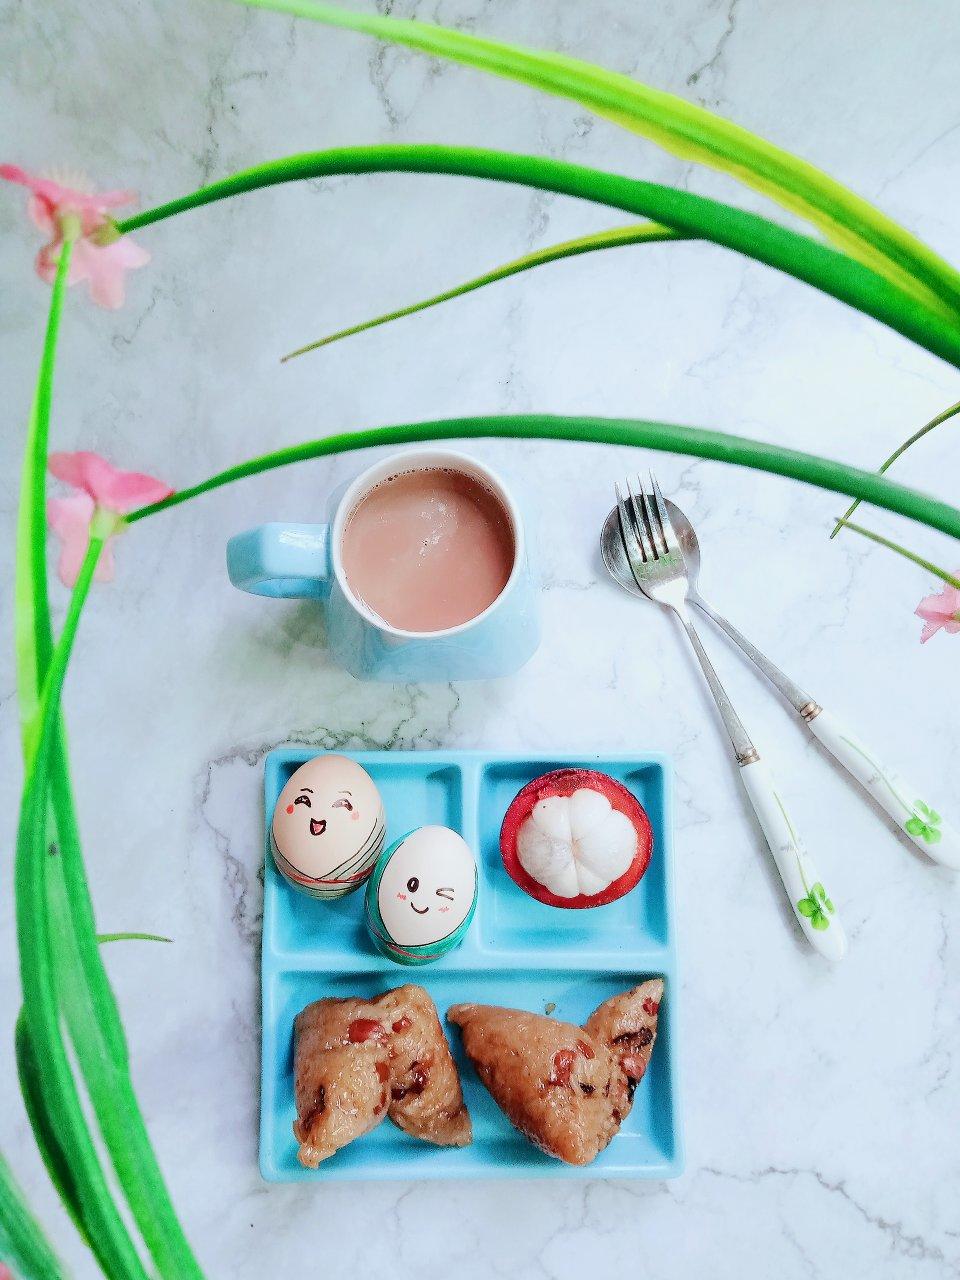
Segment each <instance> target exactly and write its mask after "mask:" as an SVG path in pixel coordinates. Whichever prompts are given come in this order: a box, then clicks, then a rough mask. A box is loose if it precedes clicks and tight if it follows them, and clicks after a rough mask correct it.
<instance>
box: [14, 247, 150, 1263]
mask: <svg viewBox="0 0 960 1280" xmlns="http://www.w3.org/2000/svg"><path fill="white" fill-rule="evenodd" d="M61 266H62V262H61ZM64 278H65V277H64ZM102 549H103V543H102V542H101V541H99V540H97V539H91V541H90V543H89V545H88V547H87V552H86V555H85V557H84V561H83V565H82V567H81V569H80V574H79V577H78V578H77V583H76V586H75V587H74V590H73V594H72V595H71V597H70V603H69V605H68V608H67V616H66V619H65V621H64V625H63V632H62V634H61V637H60V640H59V642H58V644H57V645H56V646H55V647H54V649H53V652H52V654H51V658H50V664H49V667H48V670H47V676H46V680H45V682H44V688H43V693H42V695H41V698H40V718H39V723H38V726H37V729H38V732H37V734H36V736H35V739H34V741H35V749H34V751H33V753H32V758H31V759H30V761H29V764H28V767H27V776H26V779H25V782H24V790H23V797H22V801H21V807H20V820H19V823H18V829H17V856H16V870H15V891H16V920H17V943H18V951H19V956H20V979H21V984H22V988H23V1008H24V1016H25V1020H26V1027H27V1029H28V1031H29V1035H30V1042H31V1044H32V1045H33V1047H34V1053H35V1054H36V1061H37V1067H38V1071H39V1075H40V1078H39V1081H38V1082H37V1084H38V1094H39V1096H40V1097H42V1098H43V1099H44V1100H45V1101H46V1102H47V1103H48V1105H49V1100H51V1099H54V1100H55V1112H56V1122H57V1123H56V1133H57V1138H58V1140H59V1141H60V1142H61V1143H62V1147H63V1151H64V1153H65V1156H66V1160H67V1164H68V1167H69V1169H70V1172H71V1174H72V1176H73V1177H74V1179H75V1180H76V1184H77V1188H78V1196H79V1199H80V1203H81V1204H82V1206H83V1209H84V1212H85V1220H86V1223H87V1228H88V1235H89V1241H90V1244H91V1246H92V1247H93V1248H94V1249H95V1251H96V1253H97V1257H98V1259H99V1260H100V1262H101V1265H102V1266H103V1268H104V1270H105V1271H106V1272H107V1274H108V1275H109V1276H111V1277H117V1278H118V1280H119V1278H121V1277H122V1278H123V1280H146V1272H145V1271H144V1269H143V1266H142V1264H141V1262H140V1259H139V1257H138V1256H137V1252H136V1249H135V1248H134V1246H133V1243H132V1241H131V1239H130V1236H129V1234H128V1232H127V1230H126V1227H125V1226H124V1224H123V1222H122V1220H121V1218H120V1216H119V1214H118V1213H117V1211H116V1208H115V1206H114V1204H113V1199H112V1197H111V1195H110V1191H109V1188H108V1186H107V1184H106V1181H105V1179H104V1176H103V1171H102V1169H101V1167H100V1161H99V1158H98V1156H97V1152H96V1149H95V1148H94V1145H93V1142H92V1140H91V1137H90V1133H89V1130H88V1128H87V1123H86V1119H85V1117H84V1114H83V1109H82V1106H81V1102H80V1098H79V1095H78V1093H77V1088H76V1084H75V1082H74V1079H73V1072H72V1068H71V1065H70V1061H69V1058H68V1056H67V1051H66V1046H65V1044H64V1040H63V1035H62V1031H61V1027H60V1012H59V1006H58V996H57V987H56V982H55V980H54V964H53V954H54V947H53V941H52V938H51V920H50V916H49V914H48V912H47V894H46V875H47V868H46V865H45V863H46V860H47V859H46V831H47V825H46V802H47V771H48V769H49V757H50V753H51V749H52V746H53V742H54V731H55V727H56V725H57V722H58V717H57V709H58V707H59V702H60V694H61V691H62V687H63V681H64V678H65V675H66V669H67V664H68V662H69V657H70V652H71V649H72V646H73V640H74V637H75V635H76V630H77V626H78V624H79V621H80V615H81V612H82V609H83V603H84V600H85V599H86V596H87V593H88V591H89V589H90V583H91V582H92V580H93V575H94V571H95V570H96V566H97V561H98V559H99V556H100V552H101V550H102Z"/></svg>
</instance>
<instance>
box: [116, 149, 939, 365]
mask: <svg viewBox="0 0 960 1280" xmlns="http://www.w3.org/2000/svg"><path fill="white" fill-rule="evenodd" d="M384 172H394V173H445V174H457V175H458V176H462V177H472V178H490V179H493V180H496V181H500V182H509V183H515V184H519V185H522V186H526V187H533V188H534V189H537V190H541V191H555V192H557V193H559V194H561V195H568V196H574V197H576V198H578V199H582V200H589V201H592V202H593V203H595V204H602V205H606V206H608V207H609V208H613V209H621V210H623V211H624V212H627V213H633V214H637V215H640V216H641V217H646V218H651V219H653V221H655V222H657V223H659V224H660V225H661V226H666V227H670V228H672V229H673V230H674V231H677V232H680V233H681V234H683V235H685V236H693V237H697V238H699V239H702V240H709V241H712V242H713V243H715V244H719V245H723V246H724V247H726V248H728V249H733V250H735V251H736V252H738V253H741V254H744V255H745V256H746V257H750V258H755V259H756V260H757V261H758V262H763V263H766V264H767V265H768V266H771V267H775V268H776V269H777V270H779V271H783V272H785V273H786V274H787V275H790V276H793V277H795V278H796V279H798V280H803V281H805V282H806V283H807V284H810V285H813V286H814V287H815V288H817V289H820V290H821V291H822V292H824V293H827V294H829V295H831V296H832V297H834V298H838V299H840V301H842V302H846V303H847V304H848V305H849V306H851V307H854V308H855V309H856V310H858V311H862V312H863V313H864V314H865V315H869V316H873V318H874V319H876V320H879V321H881V323H883V324H886V325H889V327H890V328H892V329H895V330H896V331H897V332H898V333H902V334H903V335H904V337H907V338H909V339H910V340H911V341H913V342H916V343H918V344H919V345H920V346H922V347H925V348H926V349H927V350H928V351H931V352H933V353H934V354H935V355H938V356H941V357H942V359H944V360H947V361H949V362H950V363H951V364H953V365H954V366H955V367H958V368H960V327H958V324H957V323H956V322H953V321H949V322H948V321H946V320H944V319H943V318H942V317H940V316H939V315H937V314H935V313H934V312H932V311H931V310H930V309H929V308H928V307H926V306H924V305H923V304H922V303H920V302H918V301H916V299H914V298H913V297H911V296H910V295H909V294H907V293H905V292H904V291H903V290H902V289H900V288H898V287H896V286H895V285H892V284H890V283H889V282H888V281H887V280H885V279H883V278H882V277H881V276H879V275H877V273H876V272H875V271H872V270H870V269H869V268H868V267H865V266H863V265H862V264H861V263H859V262H856V261H855V260H854V259H853V258H851V257H848V256H846V255H845V254H843V253H839V252H837V250H835V249H830V248H828V247H827V246H826V245H823V244H821V243H819V241H816V240H813V239H811V238H810V237H809V236H804V235H799V234H798V233H797V232H795V231H790V230H788V229H787V228H786V227H781V226H779V225H778V224H777V223H775V222H770V221H769V220H768V219H766V218H761V217H759V216H758V215H757V214H753V213H746V212H744V211H743V210H742V209H734V208H732V207H731V206H730V205H725V204H722V203H721V202H720V201H717V200H710V199H708V198H706V197H705V196H693V195H690V194H689V193H687V192H685V191H675V190H674V189H673V188H672V187H662V186H658V185H657V184H656V183H652V182H640V181H638V180H636V179H634V178H624V177H620V176H619V175H618V174H612V173H604V172H602V171H600V170H597V169H587V168H584V167H583V166H581V165H573V164H567V163H565V162H563V161H560V160H549V159H543V158H541V157H539V156H522V155H513V154H511V153H509V152H504V151H490V150H484V149H480V148H476V147H442V146H432V145H419V146H374V147H340V148H336V149H334V150H331V151H316V152H307V153H305V154H303V155H295V156H286V157H284V158H282V159H280V160H273V161H270V162H268V163H267V164H262V165H256V166H255V167H254V168H252V169H245V170H243V171H242V172H240V173H235V174H232V175H231V176H230V177H228V178H222V179H220V180H219V181H218V182H213V183H210V185H209V186H206V187H201V188H200V189H199V190H198V191H193V192H190V193H189V194H188V195H185V196H181V197H179V198H178V199H176V200H170V201H168V202H167V203H165V204H162V205H158V206H156V208H153V209H147V210H144V211H143V212H142V213H138V214H135V215H134V216H133V217H131V218H126V219H124V220H123V221H122V222H118V223H117V229H118V230H119V231H120V232H121V233H125V232H128V231H134V230H136V229H137V228H139V227H145V226H149V225H151V224H152V223H155V222H160V221H163V220H164V219H166V218H171V217H173V216H175V215H176V214H180V213H184V212H186V211H187V210H188V209H197V208H200V207H201V206H203V205H207V204H211V203H213V202H215V201H217V200H224V199H227V198H228V197H232V196H237V195H241V194H243V193H245V192H250V191H256V190H259V189H261V188H263V187H268V186H275V185H277V184H278V183H283V182H296V181H300V180H303V179H306V178H318V177H324V176H329V175H332V174H345V173H384Z"/></svg>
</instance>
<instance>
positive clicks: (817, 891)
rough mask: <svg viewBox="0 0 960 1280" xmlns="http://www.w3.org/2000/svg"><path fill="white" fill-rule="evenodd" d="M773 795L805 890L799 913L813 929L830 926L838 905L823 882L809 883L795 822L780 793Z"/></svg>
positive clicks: (798, 901)
mask: <svg viewBox="0 0 960 1280" xmlns="http://www.w3.org/2000/svg"><path fill="white" fill-rule="evenodd" d="M773 797H774V799H775V800H776V802H777V805H778V807H779V809H780V812H781V813H782V814H783V820H784V822H785V823H786V824H787V830H788V831H789V832H790V839H791V840H792V841H793V854H794V857H795V858H796V860H797V871H798V872H799V873H800V883H801V884H802V885H803V891H804V893H805V894H806V897H803V898H799V899H798V900H797V913H798V914H799V915H801V916H803V917H804V919H805V920H809V921H810V926H811V928H813V929H819V930H820V931H821V932H822V931H823V930H824V929H829V928H830V917H831V916H832V915H834V914H835V913H836V910H837V909H836V907H835V906H834V905H833V902H832V900H831V899H830V898H828V897H827V891H826V889H825V888H824V887H823V884H822V883H821V882H820V881H819V880H817V881H816V882H815V883H814V884H812V885H809V884H807V877H806V875H805V874H804V870H803V853H802V846H801V844H800V837H799V836H798V835H797V833H796V830H795V829H794V826H793V823H792V822H791V821H790V815H789V813H787V810H786V806H785V805H784V803H783V801H782V800H781V798H780V793H779V792H778V791H776V790H775V791H774V793H773Z"/></svg>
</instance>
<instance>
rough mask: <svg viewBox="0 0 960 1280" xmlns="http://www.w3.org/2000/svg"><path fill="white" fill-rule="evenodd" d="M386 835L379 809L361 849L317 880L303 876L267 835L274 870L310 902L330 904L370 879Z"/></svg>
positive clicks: (382, 816)
mask: <svg viewBox="0 0 960 1280" xmlns="http://www.w3.org/2000/svg"><path fill="white" fill-rule="evenodd" d="M386 833H387V829H386V824H385V821H384V814H383V810H382V809H381V810H380V812H379V814H378V815H377V820H376V822H375V823H374V826H373V829H372V831H371V832H370V834H369V835H368V837H367V839H366V840H365V841H364V844H363V846H362V848H361V849H360V850H359V851H358V852H357V853H355V854H354V855H352V856H351V857H350V858H348V859H346V860H345V861H344V862H342V863H340V865H339V866H337V867H334V868H332V870H330V871H329V872H328V873H327V874H326V875H324V876H320V877H318V876H308V875H304V873H303V872H302V871H299V870H298V869H297V868H296V867H295V866H294V865H293V864H292V863H291V862H290V861H289V860H288V859H287V858H285V857H284V856H283V854H282V853H281V852H280V850H279V849H278V848H277V843H276V840H275V839H274V838H273V833H272V832H271V835H270V851H271V853H272V854H273V860H274V862H275V863H276V865H277V870H278V871H279V872H280V874H281V875H282V876H283V877H284V878H285V879H286V880H288V881H289V882H290V883H291V884H292V885H294V886H295V887H296V888H297V889H299V890H300V891H301V893H306V894H308V895H309V896H310V897H311V898H317V899H319V900H320V901H322V902H332V901H334V900H335V899H337V898H343V897H346V895H347V894H348V893H353V892H354V890H355V889H359V888H360V886H361V885H362V884H363V882H364V881H365V880H366V879H367V877H368V876H369V875H370V873H371V871H372V870H373V868H374V866H375V864H376V861H377V859H378V858H379V856H380V853H381V851H382V849H383V842H384V839H385V838H386Z"/></svg>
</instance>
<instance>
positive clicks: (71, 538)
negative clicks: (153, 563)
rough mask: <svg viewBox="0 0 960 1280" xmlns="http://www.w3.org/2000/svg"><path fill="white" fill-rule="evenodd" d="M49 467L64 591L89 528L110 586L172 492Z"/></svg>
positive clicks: (88, 457)
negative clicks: (140, 511)
mask: <svg viewBox="0 0 960 1280" xmlns="http://www.w3.org/2000/svg"><path fill="white" fill-rule="evenodd" d="M48 466H49V468H50V473H51V475H54V476H56V477H57V479H58V480H63V481H64V482H65V483H66V484H68V485H71V486H72V487H73V488H74V489H77V490H78V492H77V493H74V494H71V495H70V496H69V497H67V498H50V499H49V501H48V502H47V521H48V523H49V525H50V528H51V529H52V530H53V532H54V533H55V534H56V535H57V536H58V537H59V539H60V542H61V547H60V562H59V564H58V566H57V572H58V574H59V575H60V581H61V582H62V583H63V585H64V586H65V587H72V586H73V584H74V583H75V582H76V580H77V575H78V574H79V572H80V566H81V565H82V564H83V558H84V556H85V555H86V551H87V544H88V543H89V541H90V534H91V526H93V528H94V530H95V532H96V533H97V534H98V536H101V537H102V536H104V535H106V538H107V544H106V546H105V547H104V549H103V551H102V552H101V554H100V560H99V563H98V564H97V569H96V573H95V575H94V576H95V578H96V580H97V581H98V582H110V581H112V579H113V572H114V565H113V548H112V547H111V546H110V541H111V540H112V538H113V537H114V536H115V535H116V534H117V533H119V532H120V531H121V530H122V528H123V525H124V521H123V517H124V516H125V515H128V514H129V513H130V512H131V511H134V510H136V508H137V507H145V506H147V504H148V503H151V502H159V501H160V499H161V498H168V497H169V496H170V494H171V493H173V490H172V489H171V488H170V486H169V485H166V484H164V483H163V481H162V480H155V479H154V478H153V476H145V475H143V474H142V473H140V472H139V471H118V470H117V469H116V467H113V466H111V465H110V463H109V462H107V460H106V459H105V458H101V457H100V455H99V454H96V453H85V452H81V453H51V455H50V457H49V459H48ZM0 1280H2V1277H0Z"/></svg>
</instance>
